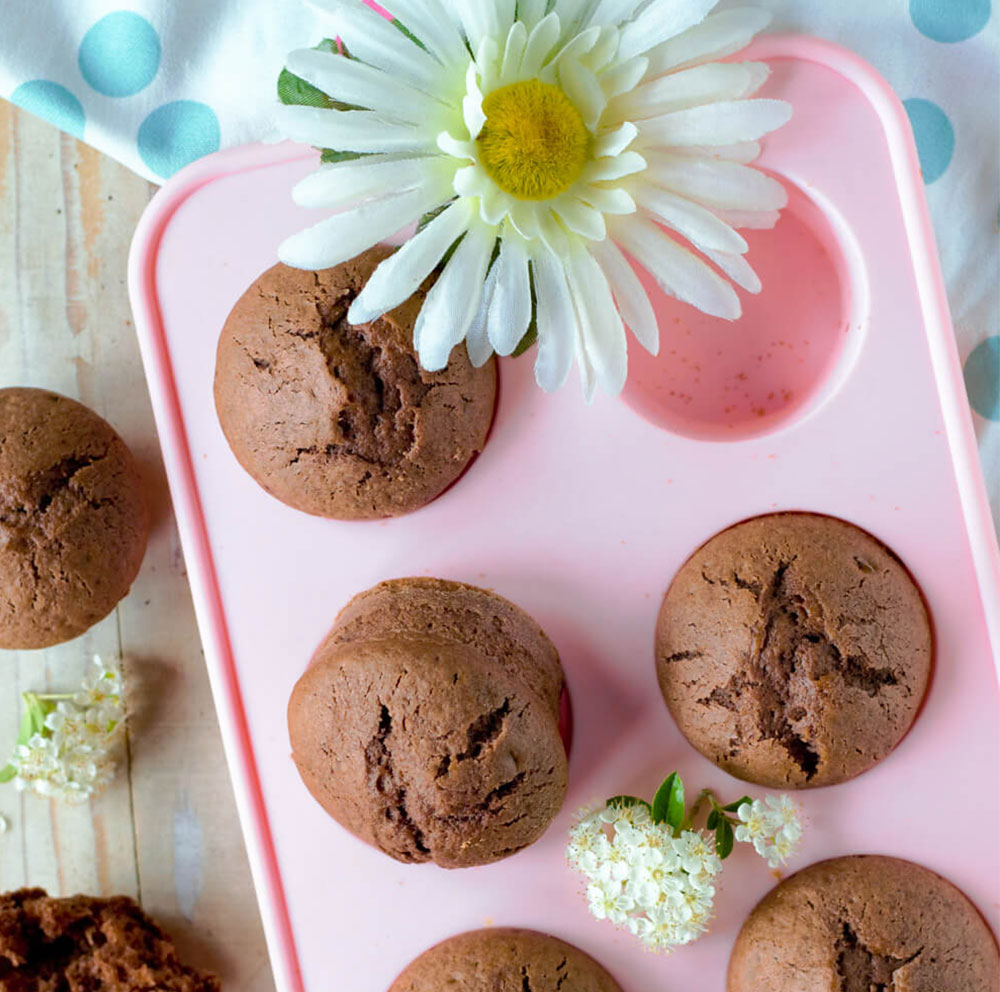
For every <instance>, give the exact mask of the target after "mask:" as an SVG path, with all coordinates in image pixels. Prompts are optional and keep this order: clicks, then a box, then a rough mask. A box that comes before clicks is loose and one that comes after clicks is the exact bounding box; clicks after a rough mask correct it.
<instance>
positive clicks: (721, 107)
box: [640, 100, 792, 145]
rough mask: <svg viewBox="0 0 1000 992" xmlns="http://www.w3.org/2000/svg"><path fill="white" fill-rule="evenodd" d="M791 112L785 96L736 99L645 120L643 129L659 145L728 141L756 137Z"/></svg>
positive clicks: (751, 139)
mask: <svg viewBox="0 0 1000 992" xmlns="http://www.w3.org/2000/svg"><path fill="white" fill-rule="evenodd" d="M791 116H792V108H791V105H790V104H788V103H785V102H784V101H783V100H734V101H726V102H722V103H709V104H706V105H705V106H704V107H692V108H691V109H690V110H676V111H674V112H673V113H671V114H663V115H662V116H660V117H653V118H651V119H650V120H648V121H642V122H641V125H640V133H641V134H642V138H643V140H644V141H652V142H655V143H656V144H658V145H728V144H732V143H733V142H736V141H756V140H757V139H758V138H760V137H762V136H763V135H765V134H767V133H768V132H769V131H773V130H775V128H779V127H781V126H782V125H783V124H787V123H788V121H789V119H790V118H791Z"/></svg>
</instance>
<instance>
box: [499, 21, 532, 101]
mask: <svg viewBox="0 0 1000 992" xmlns="http://www.w3.org/2000/svg"><path fill="white" fill-rule="evenodd" d="M527 43H528V29H527V28H526V27H525V26H524V23H523V22H522V21H518V22H517V23H516V24H515V25H514V26H513V27H512V28H511V29H510V31H509V32H508V33H507V44H506V45H505V46H504V51H503V62H502V63H501V66H500V85H501V86H506V85H508V84H510V83H512V82H514V81H515V80H516V79H517V75H518V72H520V69H521V57H522V56H523V55H524V46H525V45H526V44H527Z"/></svg>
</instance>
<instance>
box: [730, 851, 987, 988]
mask: <svg viewBox="0 0 1000 992" xmlns="http://www.w3.org/2000/svg"><path fill="white" fill-rule="evenodd" d="M998 981H1000V956H998V952H997V945H996V941H995V940H994V938H993V934H992V933H991V932H990V929H989V927H988V926H987V925H986V923H985V921H984V920H983V918H982V917H981V916H980V915H979V913H978V911H977V910H976V908H975V907H974V906H973V905H972V903H970V902H969V900H968V899H967V898H966V897H965V896H964V895H963V894H962V893H961V892H959V890H958V889H956V888H955V886H954V885H952V884H951V883H950V882H947V881H945V880H944V879H943V878H941V877H940V876H939V875H935V874H934V872H932V871H928V870H927V869H926V868H921V867H920V866H919V865H915V864H913V863H912V862H910V861H901V860H899V859H897V858H887V857H881V856H877V855H855V856H853V857H846V858H834V859H833V860H831V861H822V862H820V863H819V864H815V865H812V866H810V867H809V868H805V869H803V870H802V871H800V872H798V873H797V874H795V875H793V876H792V877H791V878H789V879H787V880H786V881H784V882H782V883H781V884H780V885H778V886H777V887H776V888H774V889H772V890H771V892H770V893H769V894H768V895H766V896H765V897H764V898H763V899H762V900H761V902H760V903H759V904H758V905H757V908H756V909H754V911H753V912H752V913H751V914H750V916H749V917H748V918H747V921H746V923H744V924H743V929H742V930H741V931H740V933H739V936H738V937H737V938H736V944H735V945H734V947H733V953H732V956H731V957H730V959H729V979H728V984H727V988H728V992H761V990H763V989H766V990H767V992H811V990H813V989H815V990H817V992H818V990H820V989H822V990H823V992H827V990H828V989H837V990H839V992H871V990H873V989H877V990H884V992H891V990H893V989H896V990H899V992H902V990H904V989H905V990H906V992H972V990H973V989H975V990H982V992H988V990H989V989H995V988H997V984H998Z"/></svg>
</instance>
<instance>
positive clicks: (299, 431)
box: [215, 245, 496, 520]
mask: <svg viewBox="0 0 1000 992" xmlns="http://www.w3.org/2000/svg"><path fill="white" fill-rule="evenodd" d="M390 254H392V249H390V248H386V247H384V246H381V245H379V246H376V247H374V248H371V249H370V250H369V251H366V252H365V253H364V254H363V255H359V256H358V257H357V258H355V259H353V260H352V261H350V262H345V263H344V264H343V265H338V266H337V267H336V268H333V269H327V270H325V271H322V272H306V271H303V270H300V269H292V268H288V267H287V266H284V265H276V266H274V268H272V269H269V270H268V271H267V272H265V273H264V274H263V275H262V276H261V277H260V279H258V280H257V282H255V283H254V284H253V286H251V287H250V289H248V290H247V292H246V293H245V294H244V295H243V297H242V299H240V301H239V302H238V303H237V304H236V306H235V307H234V308H233V311H232V313H231V314H230V315H229V319H228V320H227V321H226V325H225V327H224V328H223V331H222V337H221V338H220V340H219V349H218V359H217V363H216V370H215V405H216V409H217V411H218V415H219V422H220V424H221V425H222V430H223V432H224V434H225V435H226V440H227V441H228V442H229V446H230V447H231V448H232V450H233V454H235V456H236V458H237V460H238V461H239V462H240V464H241V465H242V466H243V467H244V468H245V469H246V470H247V472H249V473H250V475H252V476H253V478H254V479H256V481H257V482H258V483H259V484H260V485H261V486H262V487H263V488H264V489H265V490H267V492H269V493H270V494H271V495H272V496H275V497H277V498H278V499H280V500H281V501H282V502H284V503H287V504H288V505H289V506H293V507H296V508H297V509H299V510H304V511H305V512H306V513H312V514H316V515H318V516H322V517H333V518H335V519H338V520H368V519H376V518H379V517H392V516H399V515H401V514H404V513H409V512H411V511H413V510H416V509H418V508H419V507H421V506H423V505H424V504H425V503H428V502H430V501H431V500H432V499H434V498H435V497H436V496H438V495H439V494H440V493H441V492H443V491H444V490H445V489H446V488H447V487H448V486H449V485H451V483H452V482H454V481H455V479H457V478H458V476H459V475H461V473H462V471H463V470H464V469H465V467H466V465H468V463H469V462H470V461H471V460H472V458H473V457H474V456H475V455H476V454H477V453H478V452H480V451H482V449H483V445H484V444H485V443H486V435H487V433H488V432H489V428H490V424H491V422H492V420H493V408H494V401H495V396H496V370H495V364H494V362H493V361H490V362H489V363H488V364H487V365H485V366H484V367H483V368H480V369H474V368H473V367H472V365H471V364H470V362H469V358H468V354H467V353H466V350H465V345H464V344H463V345H459V346H458V347H457V348H455V350H454V351H453V352H452V355H451V361H450V363H449V364H448V366H447V367H446V368H445V369H444V370H442V371H440V372H426V371H424V370H423V369H422V368H421V367H420V365H419V363H418V361H417V354H416V352H415V351H414V348H413V328H414V324H415V323H416V319H417V315H418V313H419V312H420V308H421V306H422V305H423V301H424V298H425V297H426V294H427V290H428V289H429V288H430V287H429V284H428V285H425V286H423V287H422V288H421V289H420V290H418V291H417V293H416V294H414V296H412V297H411V298H410V299H409V300H407V301H406V302H405V303H404V304H402V305H401V306H400V307H398V308H397V309H396V310H393V311H392V312H391V313H388V314H386V315H385V316H384V317H382V318H380V319H378V320H375V321H373V322H372V323H369V324H358V325H353V324H349V323H348V321H347V311H348V309H349V307H350V305H351V302H352V301H353V300H354V298H355V297H356V296H357V295H358V293H360V292H361V290H362V288H363V287H364V285H365V283H366V282H367V281H368V279H369V278H370V276H371V274H372V272H374V270H375V268H376V266H377V265H378V264H379V263H380V262H381V261H382V260H383V259H384V258H386V257H387V256H388V255H390Z"/></svg>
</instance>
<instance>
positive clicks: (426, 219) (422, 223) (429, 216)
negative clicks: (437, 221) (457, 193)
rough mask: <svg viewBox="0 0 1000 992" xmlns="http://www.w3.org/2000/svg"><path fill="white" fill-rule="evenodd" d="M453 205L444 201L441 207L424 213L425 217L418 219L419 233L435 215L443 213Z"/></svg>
mask: <svg viewBox="0 0 1000 992" xmlns="http://www.w3.org/2000/svg"><path fill="white" fill-rule="evenodd" d="M449 206H451V204H449V203H442V204H441V206H440V207H435V208H434V209H433V210H431V211H429V212H428V213H426V214H424V215H423V217H421V218H420V220H419V221H417V234H419V233H420V232H421V231H422V230H423V229H424V228H425V227H426V226H427V225H428V224H429V223H430V222H431V221H432V220H434V218H435V217H438V216H440V215H441V214H443V213H444V212H445V211H446V210H447V209H448V207H449Z"/></svg>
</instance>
